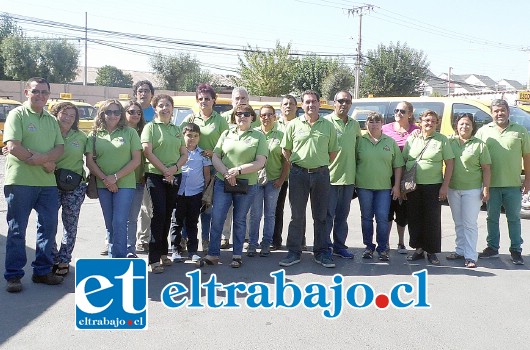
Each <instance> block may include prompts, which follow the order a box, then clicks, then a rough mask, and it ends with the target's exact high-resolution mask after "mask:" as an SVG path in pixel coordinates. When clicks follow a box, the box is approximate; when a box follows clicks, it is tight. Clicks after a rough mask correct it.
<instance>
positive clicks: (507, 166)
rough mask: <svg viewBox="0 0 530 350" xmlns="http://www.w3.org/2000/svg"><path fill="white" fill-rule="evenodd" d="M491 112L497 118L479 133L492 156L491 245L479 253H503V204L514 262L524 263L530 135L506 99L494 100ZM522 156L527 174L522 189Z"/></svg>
mask: <svg viewBox="0 0 530 350" xmlns="http://www.w3.org/2000/svg"><path fill="white" fill-rule="evenodd" d="M491 115H492V117H493V122H491V123H489V124H487V125H484V126H483V127H481V128H480V129H479V130H478V131H477V134H476V135H475V136H476V137H477V138H479V139H481V140H482V141H484V142H485V143H486V145H487V146H488V150H489V152H490V156H491V185H490V198H489V200H488V219H487V225H488V237H487V244H488V246H487V247H486V248H485V249H484V250H483V251H482V252H481V253H479V255H478V257H479V258H491V257H495V256H497V255H498V254H499V239H500V230H499V217H500V214H501V206H502V207H504V210H505V213H506V220H507V221H508V234H509V236H510V242H511V245H510V255H511V258H512V262H513V263H514V264H515V265H523V264H524V260H523V258H522V256H521V251H522V249H521V244H522V243H523V239H522V238H521V217H520V215H521V214H520V212H521V199H522V193H526V192H528V191H529V190H530V139H529V135H528V131H527V130H526V128H524V127H523V126H521V125H519V124H516V123H514V122H511V121H510V119H509V117H510V108H509V107H508V103H507V102H506V101H505V100H500V99H496V100H493V101H492V102H491ZM521 157H522V158H523V161H524V175H525V179H524V182H523V187H522V189H521V180H520V175H521V170H522V169H521ZM521 192H522V193H521Z"/></svg>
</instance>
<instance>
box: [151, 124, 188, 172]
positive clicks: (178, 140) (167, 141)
mask: <svg viewBox="0 0 530 350" xmlns="http://www.w3.org/2000/svg"><path fill="white" fill-rule="evenodd" d="M141 141H142V143H150V144H151V146H152V152H153V154H154V155H155V156H156V157H157V158H158V160H160V161H161V162H162V163H163V164H164V165H165V166H166V167H168V168H169V167H172V166H173V165H175V164H177V161H178V160H179V158H180V147H182V146H183V147H186V143H185V141H184V136H183V135H182V133H181V131H180V127H178V126H176V125H175V124H173V123H167V124H166V123H163V122H161V121H160V120H159V119H157V118H155V119H154V120H153V121H152V122H151V123H148V124H147V125H146V126H145V127H144V129H143V130H142V137H141ZM145 171H146V172H147V173H152V174H158V175H162V172H161V171H160V170H159V169H157V168H156V167H155V166H154V165H153V164H151V162H149V159H146V167H145ZM181 171H182V169H178V171H177V174H180V173H181Z"/></svg>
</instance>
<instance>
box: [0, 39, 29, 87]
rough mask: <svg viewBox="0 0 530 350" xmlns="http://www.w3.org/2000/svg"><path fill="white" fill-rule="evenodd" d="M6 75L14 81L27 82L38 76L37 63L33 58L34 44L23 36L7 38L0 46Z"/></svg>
mask: <svg viewBox="0 0 530 350" xmlns="http://www.w3.org/2000/svg"><path fill="white" fill-rule="evenodd" d="M0 52H1V53H0V55H1V56H2V59H3V61H4V74H5V75H6V76H7V77H8V78H10V79H12V80H22V81H23V80H26V79H28V78H29V77H33V76H36V74H34V73H35V72H37V62H36V60H35V59H34V58H33V52H34V50H33V44H32V42H30V41H29V40H26V39H25V38H24V37H22V36H11V37H8V38H5V39H4V40H3V41H2V44H1V45H0Z"/></svg>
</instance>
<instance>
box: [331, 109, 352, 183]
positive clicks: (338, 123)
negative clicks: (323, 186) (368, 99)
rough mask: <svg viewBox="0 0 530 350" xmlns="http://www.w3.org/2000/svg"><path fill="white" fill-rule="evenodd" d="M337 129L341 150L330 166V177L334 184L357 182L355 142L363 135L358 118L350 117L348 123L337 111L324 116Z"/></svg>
mask: <svg viewBox="0 0 530 350" xmlns="http://www.w3.org/2000/svg"><path fill="white" fill-rule="evenodd" d="M324 118H325V119H326V120H329V121H330V122H331V123H332V124H333V126H334V127H335V129H336V130H337V141H338V143H339V146H340V151H339V153H337V157H336V158H335V160H334V161H333V163H331V165H330V166H329V178H330V182H331V184H332V185H353V184H354V183H355V167H356V164H355V144H356V143H357V138H358V137H361V127H360V126H359V122H357V120H355V119H353V118H351V117H348V119H347V122H346V124H344V122H343V121H342V119H340V118H339V117H338V116H337V115H336V114H335V113H331V114H328V115H327V116H325V117H324Z"/></svg>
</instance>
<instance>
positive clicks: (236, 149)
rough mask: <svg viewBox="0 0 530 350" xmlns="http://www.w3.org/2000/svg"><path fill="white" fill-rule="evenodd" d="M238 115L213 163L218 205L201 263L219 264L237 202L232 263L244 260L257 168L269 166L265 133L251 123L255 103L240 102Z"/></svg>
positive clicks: (214, 154) (237, 263) (225, 135)
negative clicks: (223, 238)
mask: <svg viewBox="0 0 530 350" xmlns="http://www.w3.org/2000/svg"><path fill="white" fill-rule="evenodd" d="M235 118H236V125H235V127H234V128H232V129H230V130H227V131H225V132H223V134H222V135H221V137H220V138H219V141H217V145H216V146H215V148H214V150H213V157H212V163H213V165H214V167H215V169H216V170H217V176H216V178H215V184H214V191H213V203H214V204H213V205H214V208H215V209H214V210H213V213H212V228H211V232H210V246H209V248H208V255H206V256H205V257H203V258H202V259H201V260H199V261H197V265H198V266H204V265H205V264H207V265H215V264H217V263H218V262H219V256H220V249H221V233H222V231H223V225H224V222H225V220H226V215H227V212H228V208H230V206H231V205H233V206H234V210H233V227H234V230H233V234H234V245H233V257H232V263H231V264H230V266H231V267H234V268H238V267H240V266H241V263H242V260H241V254H242V253H243V241H244V240H245V233H246V226H247V224H246V217H247V213H248V210H249V209H250V206H251V205H252V202H253V200H254V195H255V193H256V190H257V182H258V175H257V172H258V170H259V169H261V168H263V167H264V166H265V161H266V160H267V155H268V153H269V150H268V149H267V140H266V139H265V136H264V135H263V133H261V132H260V131H257V130H255V129H252V128H251V127H250V124H251V123H252V120H253V119H254V118H256V112H254V109H252V107H250V106H249V105H239V106H237V107H236V109H235ZM244 183H246V185H245V184H244ZM241 187H243V188H245V187H246V190H244V191H240V193H236V192H234V191H233V190H235V189H237V188H241Z"/></svg>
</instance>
